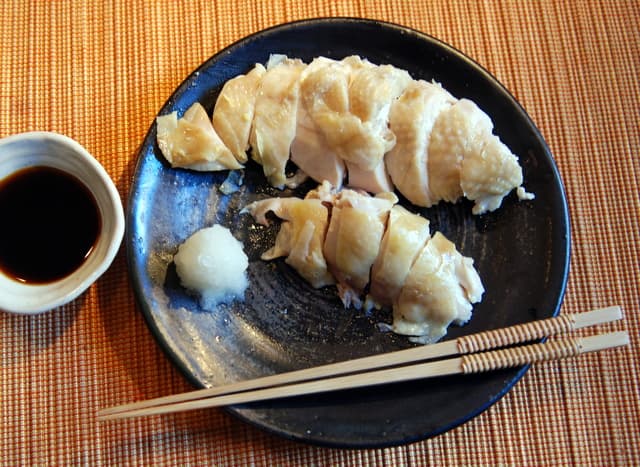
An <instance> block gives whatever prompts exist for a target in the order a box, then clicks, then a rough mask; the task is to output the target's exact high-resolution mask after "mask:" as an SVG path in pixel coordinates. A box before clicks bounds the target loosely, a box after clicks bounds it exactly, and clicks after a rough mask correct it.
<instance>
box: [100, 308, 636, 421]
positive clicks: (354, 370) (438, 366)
mask: <svg viewBox="0 0 640 467" xmlns="http://www.w3.org/2000/svg"><path fill="white" fill-rule="evenodd" d="M621 318H622V310H621V309H620V307H617V306H613V307H609V308H602V309H598V310H594V311H589V312H586V313H577V314H569V315H560V316H558V317H555V318H548V319H544V320H539V321H532V322H529V323H524V324H518V325H515V326H510V327H507V328H502V329H496V330H491V331H485V332H481V333H478V334H472V335H469V336H463V337H460V338H458V339H455V340H450V341H445V342H440V343H436V344H431V345H425V346H420V347H414V348H411V349H407V350H399V351H396V352H391V353H386V354H381V355H374V356H371V357H364V358H358V359H355V360H348V361H343V362H338V363H332V364H328V365H322V366H319V367H314V368H308V369H304V370H297V371H292V372H288V373H281V374H276V375H271V376H265V377H262V378H257V379H252V380H247V381H240V382H237V383H232V384H228V385H225V386H218V387H213V388H209V389H200V390H197V391H191V392H187V393H183V394H176V395H172V396H166V397H159V398H156V399H150V400H147V401H142V402H136V403H131V404H125V405H120V406H117V407H111V408H108V409H104V410H101V411H99V412H98V420H115V419H121V418H131V417H141V416H148V415H160V414H167V413H173V412H181V411H187V410H195V409H203V408H208V407H219V406H223V405H231V404H241V403H248V402H255V401H263V400H269V399H275V398H282V397H291V396H300V395H305V394H316V393H319V392H329V391H336V390H340V389H350V388H360V387H365V386H373V385H379V384H386V383H395V382H402V381H412V380H416V379H423V378H431V377H437V376H448V375H456V374H470V373H479V372H484V371H491V370H496V369H501V368H511V367H517V366H521V365H526V364H531V363H535V362H541V361H548V360H559V359H562V358H568V357H574V356H577V355H580V354H583V353H587V352H595V351H599V350H604V349H609V348H614V347H620V346H624V345H627V344H628V343H629V336H628V334H627V333H626V332H612V333H607V334H600V335H594V336H590V337H573V338H572V337H567V338H562V339H558V340H554V341H548V342H546V343H542V344H530V345H525V346H519V347H508V346H512V345H514V344H519V343H523V342H527V341H532V340H537V339H542V338H544V337H549V336H552V335H555V334H559V333H566V332H571V331H574V330H577V329H582V328H585V327H589V326H594V325H598V324H603V323H607V322H611V321H615V320H618V319H621ZM499 347H507V348H504V349H500V350H493V351H487V350H489V349H496V348H499ZM451 355H460V356H459V357H454V358H448V359H441V358H443V357H448V356H451ZM438 358H440V359H441V360H436V361H432V362H427V363H417V364H412V365H408V364H410V363H414V362H419V361H424V360H433V359H438ZM399 365H404V366H399ZM388 367H395V368H388ZM380 368H386V369H382V370H381V369H380ZM340 375H342V376H340Z"/></svg>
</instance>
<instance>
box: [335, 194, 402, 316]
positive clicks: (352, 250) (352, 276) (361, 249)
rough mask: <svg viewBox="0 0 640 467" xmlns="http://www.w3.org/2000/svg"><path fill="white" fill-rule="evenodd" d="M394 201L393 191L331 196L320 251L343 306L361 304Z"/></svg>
mask: <svg viewBox="0 0 640 467" xmlns="http://www.w3.org/2000/svg"><path fill="white" fill-rule="evenodd" d="M397 202H398V198H397V197H396V196H395V195H394V194H393V193H381V194H379V195H377V196H375V197H372V196H369V195H367V194H361V193H358V192H356V191H353V190H343V191H341V192H340V193H338V194H337V195H335V197H334V199H333V209H332V211H331V221H330V222H329V228H328V230H327V235H326V238H325V243H324V249H323V251H324V256H325V259H326V261H327V264H328V265H329V271H331V272H332V274H333V276H334V277H335V278H336V281H337V288H338V294H339V295H340V298H341V299H342V302H343V303H344V305H345V307H347V308H348V307H349V306H354V307H355V308H356V309H359V308H361V307H362V295H363V293H364V290H365V287H366V286H367V284H368V283H369V273H370V270H371V266H372V265H373V263H374V261H375V259H376V257H377V256H378V252H379V250H380V242H381V240H382V236H383V234H384V230H385V227H386V223H387V217H388V215H389V211H390V210H391V208H392V206H393V205H394V204H395V203H397Z"/></svg>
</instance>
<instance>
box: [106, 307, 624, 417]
mask: <svg viewBox="0 0 640 467" xmlns="http://www.w3.org/2000/svg"><path fill="white" fill-rule="evenodd" d="M621 317H622V311H621V309H620V308H619V307H617V306H613V307H608V308H603V309H599V310H594V311H590V312H586V313H578V314H569V315H560V316H558V317H555V318H548V319H544V320H539V321H533V322H529V323H524V324H519V325H515V326H510V327H507V328H502V329H496V330H491V331H485V332H481V333H478V334H473V335H469V336H463V337H460V338H458V339H455V340H451V341H445V342H440V343H437V344H431V345H426V346H420V347H415V348H411V349H406V350H400V351H396V352H390V353H386V354H381V355H375V356H371V357H363V358H358V359H354V360H348V361H344V362H338V363H332V364H328V365H322V366H319V367H314V368H308V369H303V370H297V371H292V372H288V373H282V374H277V375H271V376H266V377H262V378H256V379H252V380H247V381H240V382H237V383H232V384H229V385H225V386H219V387H213V388H208V389H201V390H196V391H191V392H187V393H183V394H176V395H172V396H166V397H159V398H156V399H151V400H147V401H142V402H136V403H131V404H124V405H120V406H116V407H111V408H108V409H104V410H102V411H100V412H98V418H99V419H100V420H107V419H114V418H121V417H117V415H118V414H123V415H122V417H124V416H126V415H125V414H131V413H132V411H136V412H133V413H137V412H138V411H140V410H143V409H144V410H146V409H150V408H152V407H160V406H162V407H165V410H166V406H172V407H176V406H177V407H180V406H181V405H183V404H182V403H186V402H189V401H192V402H193V401H197V400H199V399H205V401H211V400H212V399H211V398H213V397H217V396H224V395H229V394H233V393H238V392H242V391H249V390H252V389H258V388H261V389H265V388H269V387H272V386H280V385H284V384H289V383H299V382H302V381H309V380H313V379H318V378H327V377H331V376H338V375H344V374H348V373H356V372H359V371H364V370H375V369H379V368H384V367H389V366H394V365H401V364H408V363H412V362H416V361H421V360H428V359H434V358H442V357H446V356H450V355H456V354H458V355H464V354H469V353H472V352H480V351H483V350H488V349H493V348H498V347H504V346H508V345H512V344H517V343H522V342H527V341H531V340H535V339H540V338H543V337H547V336H551V335H554V334H558V333H561V332H569V331H573V330H576V329H581V328H584V327H587V326H593V325H596V324H602V323H606V322H610V321H614V320H617V319H620V318H621ZM354 376H357V375H354ZM205 401H202V402H203V403H204V402H205ZM228 403H229V404H230V403H236V402H228ZM172 404H175V405H172ZM223 404H224V403H223ZM194 408H197V407H194ZM177 410H183V409H180V408H178V409H177ZM162 413H168V412H166V411H165V412H162ZM148 414H150V413H148ZM128 416H134V415H128Z"/></svg>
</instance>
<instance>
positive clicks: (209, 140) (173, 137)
mask: <svg viewBox="0 0 640 467" xmlns="http://www.w3.org/2000/svg"><path fill="white" fill-rule="evenodd" d="M156 123H157V129H156V130H157V141H158V147H159V148H160V151H161V152H162V155H163V156H164V157H165V158H166V159H167V161H169V163H170V164H171V166H172V167H182V168H186V169H192V170H199V171H209V170H212V171H215V170H227V169H240V168H242V165H240V164H239V163H238V161H237V160H236V159H235V157H233V154H232V153H231V151H230V150H229V148H227V147H226V146H225V144H224V143H223V142H222V140H221V139H220V137H219V136H218V134H217V133H216V131H215V130H214V129H213V125H212V124H211V120H210V119H209V117H208V116H207V112H206V111H205V110H204V107H202V105H200V104H199V103H197V102H196V103H195V104H193V105H192V106H191V107H189V109H187V111H186V112H185V113H184V115H183V116H182V118H178V113H177V112H171V113H170V114H168V115H163V116H160V117H158V118H157V119H156Z"/></svg>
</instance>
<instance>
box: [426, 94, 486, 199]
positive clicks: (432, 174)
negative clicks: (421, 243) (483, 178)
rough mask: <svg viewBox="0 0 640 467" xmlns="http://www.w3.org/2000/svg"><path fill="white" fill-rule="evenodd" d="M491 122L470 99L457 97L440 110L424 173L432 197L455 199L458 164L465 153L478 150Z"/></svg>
mask: <svg viewBox="0 0 640 467" xmlns="http://www.w3.org/2000/svg"><path fill="white" fill-rule="evenodd" d="M492 130H493V123H492V122H491V119H490V118H489V116H488V115H487V114H485V113H484V112H483V111H482V110H480V108H479V107H478V106H477V105H476V104H475V103H474V102H472V101H470V100H469V99H460V100H459V101H457V102H456V103H455V104H453V105H452V106H451V107H449V108H447V109H445V110H443V111H442V112H441V113H440V115H439V116H438V118H437V119H436V121H435V124H434V125H433V130H432V131H431V137H430V139H429V149H428V151H429V157H428V161H427V173H428V175H429V190H430V191H431V195H432V200H433V201H434V202H438V201H440V200H444V201H450V202H456V201H457V200H458V199H459V198H460V197H461V196H462V194H463V191H462V189H461V188H460V166H461V164H462V160H463V159H464V157H466V155H468V154H472V153H476V152H479V151H480V150H481V149H482V145H483V139H482V137H481V136H480V135H483V134H486V133H488V134H491V131H492Z"/></svg>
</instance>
